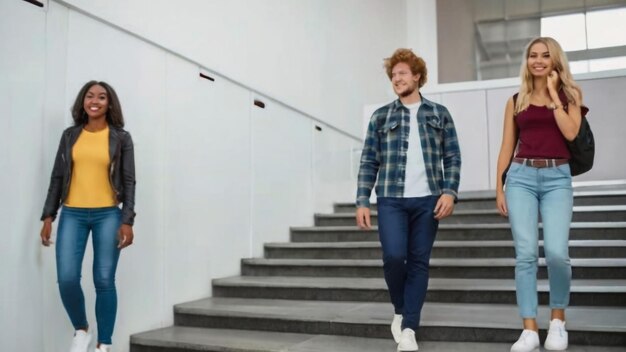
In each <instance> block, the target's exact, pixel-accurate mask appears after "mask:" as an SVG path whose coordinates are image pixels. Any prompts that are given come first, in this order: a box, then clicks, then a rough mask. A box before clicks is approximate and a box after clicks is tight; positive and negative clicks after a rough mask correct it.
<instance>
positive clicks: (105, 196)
mask: <svg viewBox="0 0 626 352" xmlns="http://www.w3.org/2000/svg"><path fill="white" fill-rule="evenodd" d="M110 162H111V161H110V157H109V127H108V126H107V128H105V129H103V130H101V131H98V132H89V131H87V130H85V129H83V130H82V132H81V134H80V136H79V137H78V140H77V141H76V143H75V144H74V147H73V148H72V164H73V165H72V180H71V182H70V189H69V193H68V195H67V199H66V200H65V205H67V206H69V207H76V208H103V207H110V206H114V205H116V204H117V202H116V201H115V192H114V191H113V188H112V187H111V182H110V180H109V163H110Z"/></svg>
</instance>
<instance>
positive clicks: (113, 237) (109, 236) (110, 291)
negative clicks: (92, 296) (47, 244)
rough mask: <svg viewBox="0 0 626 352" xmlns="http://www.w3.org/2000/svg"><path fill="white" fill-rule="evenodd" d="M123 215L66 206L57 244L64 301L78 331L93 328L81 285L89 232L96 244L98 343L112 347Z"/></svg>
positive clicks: (116, 210)
mask: <svg viewBox="0 0 626 352" xmlns="http://www.w3.org/2000/svg"><path fill="white" fill-rule="evenodd" d="M121 215H122V212H121V210H120V209H119V208H118V207H107V208H71V207H66V206H63V209H62V211H61V216H60V219H59V228H58V231H57V232H58V235H57V243H56V262H57V279H58V283H59V291H60V293H61V300H62V301H63V306H64V307H65V310H66V311H67V314H68V315H69V317H70V320H71V321H72V325H74V328H75V329H84V328H86V327H88V326H89V324H88V323H87V315H86V314H85V298H84V296H83V290H82V288H81V285H80V277H81V268H82V263H83V257H84V255H85V248H86V247H87V239H88V238H89V232H90V231H91V233H92V243H93V253H94V255H93V281H94V285H95V287H96V320H97V322H98V342H100V343H105V344H111V335H113V327H114V325H115V314H116V313H117V292H116V290H115V270H116V268H117V261H118V259H119V256H120V250H119V249H118V248H117V244H118V239H117V232H118V230H119V228H120V225H121Z"/></svg>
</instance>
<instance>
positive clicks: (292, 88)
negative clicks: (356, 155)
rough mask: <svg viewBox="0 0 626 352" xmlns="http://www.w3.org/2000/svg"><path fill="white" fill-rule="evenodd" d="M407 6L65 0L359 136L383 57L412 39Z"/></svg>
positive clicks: (368, 1) (370, 0) (366, 0)
mask: <svg viewBox="0 0 626 352" xmlns="http://www.w3.org/2000/svg"><path fill="white" fill-rule="evenodd" d="M405 1H406V0H340V1H337V0H299V1H291V0H262V1H254V0H229V1H223V0H186V1H184V2H182V3H180V4H178V3H177V4H176V5H174V6H172V2H171V1H167V0H134V1H126V0H107V1H91V0H66V1H63V2H64V3H67V4H68V6H72V7H76V8H77V9H78V10H80V11H84V12H86V13H88V14H90V15H93V16H95V17H99V18H102V19H103V20H105V21H106V22H110V23H111V24H114V25H116V26H120V27H122V28H124V29H125V30H128V31H130V32H132V33H135V34H137V35H139V36H141V37H144V38H146V39H147V40H149V41H152V42H154V43H156V44H158V45H160V46H163V47H165V48H168V49H170V50H172V51H174V52H177V53H179V54H181V55H183V56H185V57H188V58H190V59H191V60H192V61H195V62H199V63H201V64H202V65H203V66H205V67H209V68H211V69H212V70H215V71H217V72H220V73H221V74H223V75H224V76H226V77H229V78H230V79H233V80H235V81H237V82H241V83H243V84H244V85H246V86H248V87H251V88H252V89H253V90H255V91H258V92H262V93H263V94H265V95H266V96H270V97H272V98H275V99H276V100H278V101H281V102H283V103H286V104H289V105H291V106H294V107H295V108H297V109H298V110H301V111H303V112H305V113H307V114H309V115H312V116H315V117H317V118H319V119H321V120H322V121H324V122H326V123H328V124H331V125H334V126H337V127H339V128H341V129H343V130H345V131H348V132H350V133H352V134H353V135H355V136H358V135H359V130H360V116H361V106H362V105H363V104H364V103H365V102H369V101H376V100H379V99H380V97H381V96H384V95H382V94H384V92H385V85H384V82H385V79H386V78H385V76H384V74H383V73H382V72H380V70H378V68H379V67H381V65H382V59H383V58H384V57H387V56H389V55H390V54H391V53H392V52H393V50H394V49H395V48H397V47H400V46H403V45H404V44H405V43H406V36H407V34H406V26H405V23H406V22H405V18H406V15H405V7H406V4H405ZM381 83H382V84H381Z"/></svg>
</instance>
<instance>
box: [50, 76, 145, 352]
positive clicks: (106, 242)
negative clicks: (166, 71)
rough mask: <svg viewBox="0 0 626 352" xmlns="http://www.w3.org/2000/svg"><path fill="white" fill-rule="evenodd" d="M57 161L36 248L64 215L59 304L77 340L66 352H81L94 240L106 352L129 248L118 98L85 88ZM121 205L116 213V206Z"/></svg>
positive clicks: (131, 180)
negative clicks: (86, 265) (86, 272)
mask: <svg viewBox="0 0 626 352" xmlns="http://www.w3.org/2000/svg"><path fill="white" fill-rule="evenodd" d="M72 117H73V119H74V126H72V127H70V128H68V129H66V130H65V131H64V132H63V134H62V136H61V141H60V143H59V149H58V151H57V154H56V159H55V162H54V168H53V170H52V176H51V177H50V186H49V188H48V196H47V198H46V202H45V205H44V209H43V214H42V216H41V220H42V221H43V226H42V228H41V234H40V235H41V243H42V244H43V245H44V246H46V247H47V246H49V245H50V244H51V243H52V242H51V241H50V235H51V233H52V221H54V219H55V218H56V215H57V211H58V209H59V207H62V211H61V215H60V218H59V226H58V235H57V243H56V266H57V279H58V284H59V291H60V293H61V300H62V301H63V306H64V307H65V310H66V311H67V314H68V315H69V317H70V320H71V321H72V325H73V326H74V328H75V330H76V332H75V333H74V339H73V341H72V347H71V350H70V351H71V352H86V351H87V349H88V348H89V344H90V343H91V333H90V332H89V324H88V322H87V316H86V314H85V299H84V296H83V291H82V288H81V285H80V277H81V268H82V261H83V257H84V255H85V249H86V246H87V239H88V238H89V233H90V232H91V234H92V242H93V251H94V259H93V260H94V263H93V279H94V285H95V287H96V320H97V322H98V344H97V346H96V351H97V352H104V351H110V348H111V343H112V342H111V335H113V327H114V325H115V315H116V312H117V291H116V288H115V271H116V268H117V262H118V259H119V255H120V251H121V249H122V248H125V247H127V246H129V245H131V244H132V243H133V238H134V234H133V227H132V226H133V223H134V218H135V211H134V207H135V159H134V151H133V141H132V139H131V137H130V134H129V133H128V132H126V131H125V130H124V129H122V128H123V127H124V117H123V114H122V108H121V105H120V102H119V99H118V98H117V94H116V93H115V90H114V89H113V88H112V87H111V86H110V85H108V84H107V83H105V82H97V81H90V82H87V83H86V84H85V85H84V86H83V87H82V89H81V90H80V92H79V93H78V95H77V97H76V100H75V102H74V106H73V108H72ZM120 203H121V204H122V207H121V208H120V207H119V205H120Z"/></svg>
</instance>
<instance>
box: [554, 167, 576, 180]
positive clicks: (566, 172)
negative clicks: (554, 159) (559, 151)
mask: <svg viewBox="0 0 626 352" xmlns="http://www.w3.org/2000/svg"><path fill="white" fill-rule="evenodd" d="M555 169H556V170H557V171H558V172H559V174H561V175H563V176H567V177H572V171H571V169H570V166H569V164H563V165H560V166H557V167H555Z"/></svg>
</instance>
